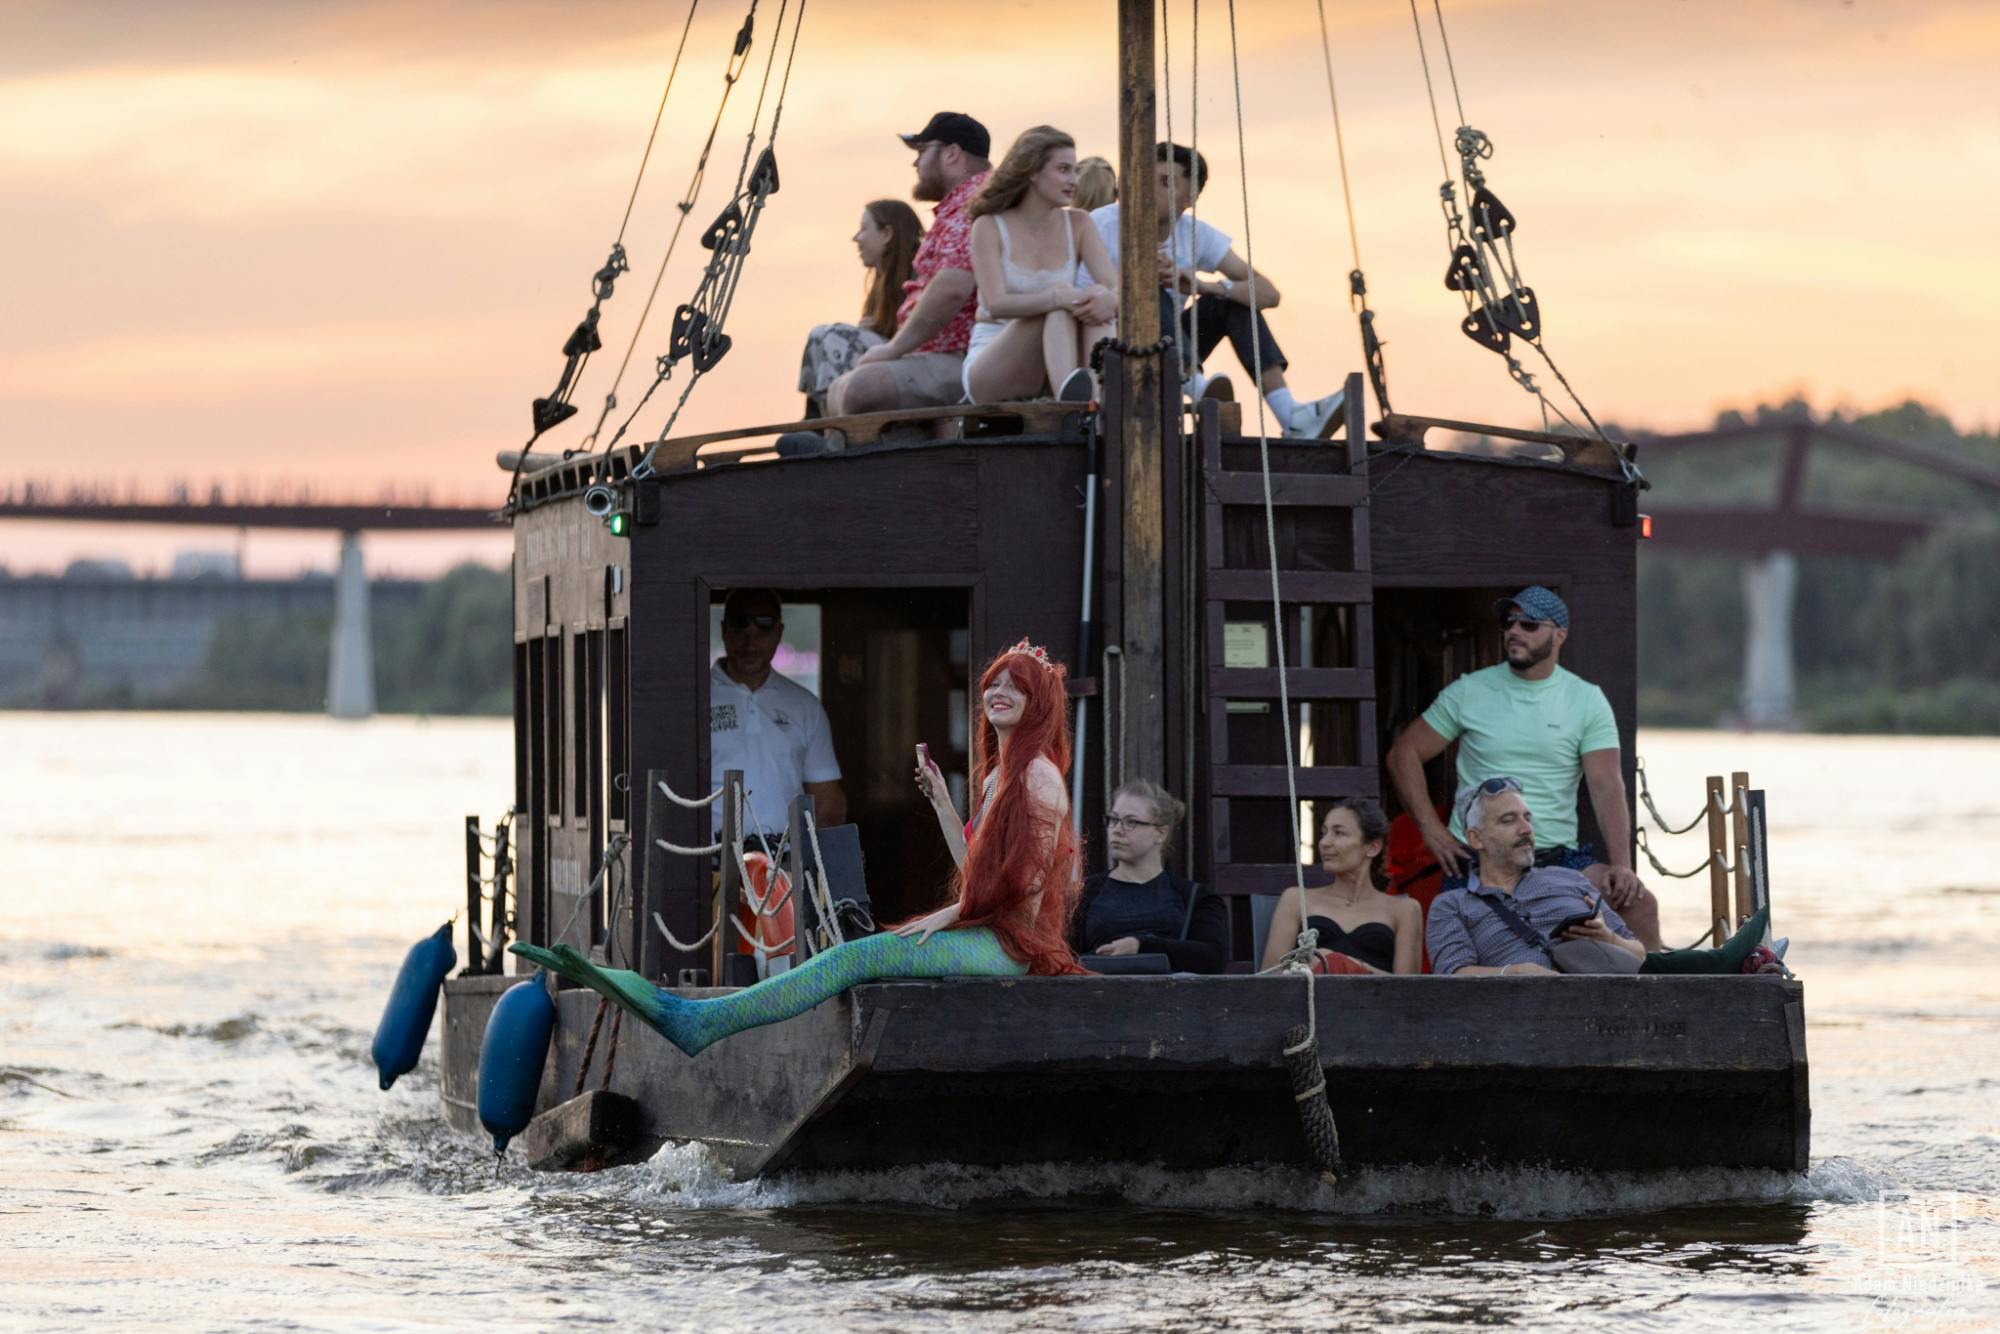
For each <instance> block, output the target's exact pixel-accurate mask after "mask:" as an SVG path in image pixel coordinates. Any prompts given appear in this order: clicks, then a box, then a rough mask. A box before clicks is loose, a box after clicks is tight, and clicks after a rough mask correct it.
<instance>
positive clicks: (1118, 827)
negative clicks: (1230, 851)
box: [1070, 779, 1229, 973]
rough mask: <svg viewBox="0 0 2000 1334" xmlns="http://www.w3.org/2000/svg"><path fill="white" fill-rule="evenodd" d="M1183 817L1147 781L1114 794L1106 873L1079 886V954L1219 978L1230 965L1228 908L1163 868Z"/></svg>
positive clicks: (1073, 934) (1181, 809)
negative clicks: (1142, 960) (1160, 959)
mask: <svg viewBox="0 0 2000 1334" xmlns="http://www.w3.org/2000/svg"><path fill="white" fill-rule="evenodd" d="M1186 813H1187V807H1186V806H1184V805H1183V804H1182V803H1181V802H1180V801H1178V800H1176V799H1175V798H1174V797H1173V796H1171V795H1169V794H1168V793H1167V791H1166V789H1164V788H1162V787H1161V786H1159V784H1157V783H1151V782H1148V781H1146V780H1145V779H1135V780H1134V781H1132V782H1129V783H1126V784H1125V785H1124V786H1123V787H1121V788H1119V789H1118V791H1117V792H1115V793H1114V794H1112V798H1111V814H1110V815H1108V816H1106V817H1105V821H1104V842H1105V846H1106V847H1107V848H1109V849H1110V851H1111V869H1110V870H1109V871H1106V872H1104V873H1102V874H1101V875H1094V876H1092V877H1091V878H1090V879H1089V880H1087V881H1085V882H1084V886H1083V897H1082V898H1081V899H1079V900H1078V901H1077V907H1076V916H1075V918H1074V919H1073V920H1072V922H1071V925H1070V944H1071V946H1072V947H1073V948H1075V950H1076V952H1077V953H1078V954H1080V955H1097V956H1100V957H1109V958H1117V957H1121V956H1125V957H1130V956H1134V955H1142V954H1148V955H1165V956H1166V966H1165V968H1164V969H1163V970H1162V971H1166V972H1175V973H1219V972H1221V971H1222V970H1223V968H1224V967H1226V966H1227V965H1228V963H1229V910H1228V908H1227V907H1226V906H1225V905H1224V904H1223V902H1222V900H1221V899H1220V898H1218V897H1216V896H1215V895H1214V894H1212V893H1210V892H1209V891H1208V890H1207V889H1206V888H1205V887H1204V886H1202V885H1200V884H1190V883H1188V882H1187V881H1184V880H1182V879H1180V878H1179V877H1178V876H1176V875H1175V874H1174V873H1173V872H1171V871H1169V870H1167V868H1166V860H1165V859H1166V855H1167V852H1168V851H1169V850H1170V849H1171V848H1172V846H1173V835H1174V826H1175V825H1177V824H1179V823H1180V820H1181V816H1183V815H1184V814H1186ZM1085 966H1086V967H1088V966H1089V961H1088V960H1086V961H1085ZM1121 971H1122V969H1121Z"/></svg>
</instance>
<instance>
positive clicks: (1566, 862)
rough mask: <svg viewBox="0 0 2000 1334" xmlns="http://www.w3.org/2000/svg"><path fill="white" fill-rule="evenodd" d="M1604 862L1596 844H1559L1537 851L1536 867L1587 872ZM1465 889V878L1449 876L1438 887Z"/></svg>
mask: <svg viewBox="0 0 2000 1334" xmlns="http://www.w3.org/2000/svg"><path fill="white" fill-rule="evenodd" d="M1603 860H1604V858H1603V857H1601V856H1599V855H1598V852H1597V845H1596V844H1594V843H1579V844H1577V845H1576V846H1575V847H1573V848H1572V847H1569V846H1567V845H1565V844H1561V843H1558V844H1556V845H1555V846H1554V847H1552V848H1536V849H1535V865H1536V866H1560V867H1562V868H1563V869H1564V870H1566V871H1587V870H1589V869H1590V868H1591V867H1593V866H1595V865H1597V864H1598V863H1599V862H1601V861H1603ZM1464 888H1465V877H1464V876H1462V875H1448V876H1446V877H1445V878H1444V883H1443V884H1442V885H1439V886H1438V893H1440V894H1442V893H1444V892H1445V891H1446V890H1451V889H1464Z"/></svg>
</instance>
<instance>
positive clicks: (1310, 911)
mask: <svg viewBox="0 0 2000 1334" xmlns="http://www.w3.org/2000/svg"><path fill="white" fill-rule="evenodd" d="M1388 837H1389V822H1388V821H1387V820H1386V819H1384V818H1383V815H1382V808H1381V807H1380V806H1378V805H1376V804H1375V803H1374V802H1373V801H1370V800H1369V799H1368V798H1366V797H1336V798H1334V800H1333V801H1332V803H1331V804H1329V805H1328V806H1327V807H1326V808H1325V814H1324V815H1322V816H1321V818H1320V827H1319V863H1320V868H1321V869H1322V870H1324V871H1325V872H1326V873H1327V874H1328V875H1330V876H1332V877H1333V883H1332V884H1329V885H1320V886H1316V887H1313V888H1308V889H1307V890H1306V891H1305V895H1304V899H1303V901H1301V898H1300V895H1299V891H1298V889H1297V888H1296V887H1294V888H1291V889H1288V890H1286V891H1285V893H1284V897H1282V898H1280V899H1279V900H1278V908H1277V911H1276V912H1275V913H1274V914H1273V915H1272V918H1271V934H1270V936H1269V937H1268V939H1266V941H1265V943H1264V959H1263V962H1262V963H1261V964H1260V965H1259V966H1260V967H1263V968H1269V967H1272V966H1273V965H1275V964H1276V963H1277V962H1278V960H1279V959H1281V958H1283V957H1284V956H1285V954H1286V953H1287V952H1288V951H1289V950H1291V949H1293V948H1294V947H1295V946H1296V945H1297V944H1298V937H1299V933H1300V932H1301V931H1303V930H1304V929H1306V928H1307V927H1311V928H1312V929H1313V930H1315V931H1317V932H1319V941H1318V949H1319V952H1320V964H1321V970H1322V971H1324V972H1328V973H1414V972H1418V971H1420V970H1421V968H1422V964H1423V940H1424V910H1423V908H1422V907H1421V906H1420V905H1419V904H1418V903H1417V901H1416V900H1415V899H1411V898H1405V897H1403V896H1402V895H1395V894H1384V893H1383V892H1382V886H1383V885H1385V884H1387V883H1388V878H1387V876H1386V875H1385V874H1384V872H1383V870H1382V848H1383V845H1384V844H1385V843H1386V842H1387V840H1388Z"/></svg>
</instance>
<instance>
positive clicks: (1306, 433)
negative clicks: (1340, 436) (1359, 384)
mask: <svg viewBox="0 0 2000 1334" xmlns="http://www.w3.org/2000/svg"><path fill="white" fill-rule="evenodd" d="M1346 406H1347V392H1346V391H1345V390H1335V391H1334V392H1333V393H1331V394H1328V395H1327V396H1326V397H1325V398H1316V399H1314V400H1313V401H1312V402H1310V403H1301V404H1299V406H1298V407H1297V409H1296V410H1294V411H1293V413H1292V419H1291V420H1290V421H1289V422H1287V423H1285V434H1286V435H1288V436H1291V437H1293V438H1294V439H1299V440H1324V439H1326V438H1327V437H1328V436H1329V435H1332V434H1333V425H1334V423H1335V422H1337V421H1339V420H1340V413H1341V409H1343V408H1345V407H1346Z"/></svg>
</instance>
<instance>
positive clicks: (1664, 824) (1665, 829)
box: [1632, 755, 1728, 836]
mask: <svg viewBox="0 0 2000 1334" xmlns="http://www.w3.org/2000/svg"><path fill="white" fill-rule="evenodd" d="M1632 767H1633V768H1634V770H1636V771H1637V773H1638V775H1639V800H1641V801H1643V802H1645V803H1646V809H1647V810H1648V811H1650V812H1652V816H1653V820H1654V822H1655V823H1656V824H1658V825H1659V827H1660V832H1661V833H1663V834H1666V835H1669V836H1673V835H1678V834H1685V833H1687V832H1688V831H1689V830H1691V829H1693V828H1694V827H1695V826H1696V825H1698V824H1700V823H1701V822H1702V821H1703V820H1706V819H1707V818H1708V812H1707V811H1702V812H1701V813H1700V814H1698V815H1696V816H1695V817H1694V819H1692V820H1689V821H1688V822H1687V823H1686V824H1684V825H1682V826H1681V827H1680V828H1679V829H1675V828H1674V827H1673V826H1672V824H1671V823H1669V822H1668V820H1667V817H1666V816H1664V815H1662V814H1660V808H1659V807H1658V806H1656V805H1654V804H1653V789H1652V787H1651V785H1650V784H1648V783H1647V782H1646V757H1645V756H1643V755H1635V756H1634V757H1633V758H1632ZM1727 813H1728V812H1726V811H1725V812H1724V814H1727Z"/></svg>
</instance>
